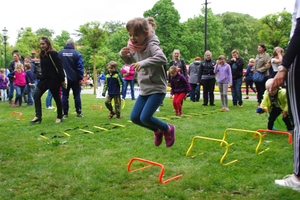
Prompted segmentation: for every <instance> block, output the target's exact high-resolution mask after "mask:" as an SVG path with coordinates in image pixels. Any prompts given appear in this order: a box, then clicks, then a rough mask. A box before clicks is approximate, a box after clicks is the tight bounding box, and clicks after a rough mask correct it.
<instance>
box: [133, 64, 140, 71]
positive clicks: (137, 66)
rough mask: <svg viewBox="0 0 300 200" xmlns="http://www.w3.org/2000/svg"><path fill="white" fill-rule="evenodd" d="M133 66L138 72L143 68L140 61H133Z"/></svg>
mask: <svg viewBox="0 0 300 200" xmlns="http://www.w3.org/2000/svg"><path fill="white" fill-rule="evenodd" d="M131 66H133V69H136V71H137V72H139V71H140V69H141V66H140V64H139V63H133V64H132V65H131Z"/></svg>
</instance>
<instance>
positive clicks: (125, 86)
mask: <svg viewBox="0 0 300 200" xmlns="http://www.w3.org/2000/svg"><path fill="white" fill-rule="evenodd" d="M124 83H125V85H124V91H123V96H122V99H125V98H126V91H127V87H128V83H129V84H130V89H131V99H132V100H134V99H135V98H134V80H124Z"/></svg>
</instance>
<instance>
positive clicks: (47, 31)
mask: <svg viewBox="0 0 300 200" xmlns="http://www.w3.org/2000/svg"><path fill="white" fill-rule="evenodd" d="M54 33H55V32H54V31H53V30H51V29H47V28H40V29H38V30H37V31H36V32H35V34H37V35H38V36H46V37H51V38H52V36H53V34H54Z"/></svg>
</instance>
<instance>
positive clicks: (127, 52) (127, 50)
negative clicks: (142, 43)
mask: <svg viewBox="0 0 300 200" xmlns="http://www.w3.org/2000/svg"><path fill="white" fill-rule="evenodd" d="M121 54H122V56H123V57H125V56H128V54H130V50H129V48H128V47H123V48H122V49H121Z"/></svg>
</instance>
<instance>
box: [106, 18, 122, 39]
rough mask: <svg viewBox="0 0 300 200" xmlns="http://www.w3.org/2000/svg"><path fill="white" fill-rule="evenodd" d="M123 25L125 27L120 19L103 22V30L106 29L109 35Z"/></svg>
mask: <svg viewBox="0 0 300 200" xmlns="http://www.w3.org/2000/svg"><path fill="white" fill-rule="evenodd" d="M124 27H125V23H124V22H120V21H117V22H115V21H110V22H105V23H104V25H103V28H104V30H107V31H108V36H110V35H111V34H113V33H115V32H116V31H118V30H121V29H123V28H124Z"/></svg>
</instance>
